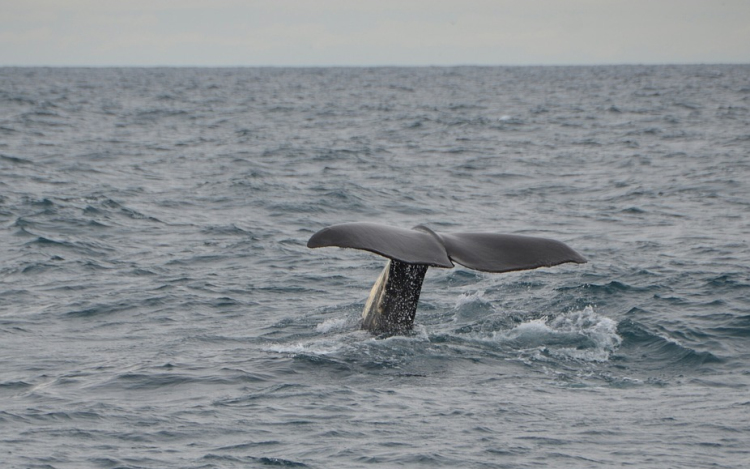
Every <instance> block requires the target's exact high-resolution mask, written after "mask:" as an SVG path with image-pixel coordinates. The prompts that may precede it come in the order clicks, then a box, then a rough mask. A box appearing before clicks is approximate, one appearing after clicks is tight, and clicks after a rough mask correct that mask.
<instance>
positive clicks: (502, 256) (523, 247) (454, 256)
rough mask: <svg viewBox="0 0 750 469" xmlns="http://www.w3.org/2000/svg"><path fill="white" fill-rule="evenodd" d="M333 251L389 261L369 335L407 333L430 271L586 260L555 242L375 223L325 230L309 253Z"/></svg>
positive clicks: (367, 322)
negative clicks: (369, 254) (458, 266)
mask: <svg viewBox="0 0 750 469" xmlns="http://www.w3.org/2000/svg"><path fill="white" fill-rule="evenodd" d="M326 246H337V247H342V248H351V249H362V250H365V251H370V252H373V253H375V254H379V255H381V256H384V257H387V258H388V259H389V261H388V263H387V264H386V266H385V268H384V269H383V272H382V273H381V274H380V276H379V277H378V280H377V281H376V282H375V284H374V285H373V287H372V290H371V292H370V296H369V298H368V299H367V303H366V304H365V308H364V311H363V312H362V328H364V329H367V330H369V331H372V332H386V333H400V332H405V331H408V330H409V329H411V328H412V326H413V324H414V317H415V315H416V311H417V303H418V302H419V294H420V292H421V290H422V282H423V280H424V276H425V273H426V272H427V268H428V267H442V268H451V267H454V262H456V263H458V264H461V265H463V266H465V267H468V268H471V269H474V270H480V271H483V272H495V273H502V272H512V271H516V270H528V269H536V268H539V267H551V266H554V265H558V264H564V263H566V262H574V263H578V264H583V263H585V262H586V259H585V258H584V257H583V256H581V255H580V254H578V253H577V252H576V251H574V250H573V249H571V248H570V247H568V246H567V245H566V244H565V243H562V242H560V241H556V240H553V239H546V238H536V237H531V236H519V235H505V234H494V233H451V234H443V235H441V234H438V233H435V232H434V231H432V230H430V229H429V228H427V227H425V226H422V225H418V226H416V227H414V228H413V229H411V230H408V229H404V228H395V227H390V226H385V225H379V224H375V223H344V224H340V225H333V226H329V227H327V228H323V229H322V230H320V231H318V232H317V233H315V234H314V235H312V237H310V240H309V241H308V242H307V247H309V248H319V247H326Z"/></svg>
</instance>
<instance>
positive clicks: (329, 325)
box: [315, 317, 349, 334]
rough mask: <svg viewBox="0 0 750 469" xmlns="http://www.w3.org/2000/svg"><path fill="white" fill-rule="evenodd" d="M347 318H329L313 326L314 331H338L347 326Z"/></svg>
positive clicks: (323, 332)
mask: <svg viewBox="0 0 750 469" xmlns="http://www.w3.org/2000/svg"><path fill="white" fill-rule="evenodd" d="M348 325H349V320H348V319H347V318H345V317H344V318H330V319H326V320H325V321H323V322H321V323H320V324H318V325H317V326H315V331H316V332H320V333H321V334H328V333H330V332H340V331H344V330H346V329H347V328H348Z"/></svg>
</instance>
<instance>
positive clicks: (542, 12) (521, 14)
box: [0, 0, 750, 66]
mask: <svg viewBox="0 0 750 469" xmlns="http://www.w3.org/2000/svg"><path fill="white" fill-rule="evenodd" d="M621 63H645V64H650V63H750V0H460V1H459V0H369V1H367V0H263V1H260V0H119V1H114V0H0V66H1V65H93V66H106V65H123V66H135V65H143V66H152V65H168V66H180V65H199V66H261V65H290V66H326V65H354V66H361V65H472V64H473V65H526V64H621Z"/></svg>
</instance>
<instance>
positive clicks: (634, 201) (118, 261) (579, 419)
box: [0, 65, 750, 469]
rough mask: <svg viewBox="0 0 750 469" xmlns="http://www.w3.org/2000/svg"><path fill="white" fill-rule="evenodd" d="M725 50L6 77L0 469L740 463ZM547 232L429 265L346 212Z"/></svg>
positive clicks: (741, 286) (743, 72)
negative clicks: (389, 325)
mask: <svg viewBox="0 0 750 469" xmlns="http://www.w3.org/2000/svg"><path fill="white" fill-rule="evenodd" d="M749 181H750V66H748V65H724V66H722V65H681V66H677V65H674V66H668V65H664V66H597V67H456V68H441V67H437V68H309V69H304V68H298V69H295V68H237V69H229V68H219V69H202V68H111V69H106V68H105V69H85V68H0V465H1V466H2V467H3V468H13V469H21V468H24V469H25V468H55V469H58V468H123V469H124V468H128V469H136V468H181V469H191V468H194V469H199V468H200V469H209V468H249V467H267V466H282V467H308V468H366V467H396V466H398V467H425V468H428V467H429V468H436V467H438V468H439V467H446V468H448V467H450V468H454V467H466V468H534V467H555V468H567V467H570V468H600V467H624V466H630V467H637V468H659V469H663V468H706V467H715V468H743V467H748V466H750V271H749V266H750V244H749V243H750V182H749ZM362 221H367V222H374V223H381V224H386V225H391V226H396V227H401V228H411V227H413V226H414V225H417V224H424V225H426V226H428V227H430V228H431V229H433V230H435V231H437V232H440V233H451V232H461V231H464V232H465V231H477V232H495V233H507V234H521V235H530V236H541V237H547V238H553V239H558V240H560V241H563V242H565V243H566V244H568V245H569V246H571V247H572V248H573V249H575V250H576V251H578V252H580V253H581V254H582V255H584V256H585V257H586V258H587V259H588V263H587V264H583V265H575V264H564V265H560V266H556V267H552V268H543V269H538V270H531V271H523V272H512V273H505V274H492V273H485V272H477V271H474V270H470V269H467V268H464V267H461V266H457V267H456V268H454V269H441V268H430V269H429V270H428V272H427V276H426V278H425V281H424V286H423V289H422V295H421V298H420V304H419V309H418V311H417V317H416V323H415V327H414V330H413V331H412V332H410V333H408V334H405V335H391V336H388V335H377V334H372V333H369V332H366V331H362V330H360V327H359V321H360V314H361V311H362V308H363V306H364V303H365V300H366V298H367V296H368V293H369V290H370V288H371V286H372V284H373V283H374V282H375V280H376V278H377V276H378V275H379V273H380V271H381V269H382V268H383V266H384V265H385V262H386V259H384V258H382V257H379V256H377V255H374V254H371V253H368V252H364V251H356V250H348V249H338V248H323V249H314V250H313V249H308V248H307V247H306V243H307V240H308V239H309V237H310V236H311V235H312V234H313V233H315V232H316V231H318V230H319V229H321V228H323V227H326V226H329V225H333V224H338V223H345V222H362Z"/></svg>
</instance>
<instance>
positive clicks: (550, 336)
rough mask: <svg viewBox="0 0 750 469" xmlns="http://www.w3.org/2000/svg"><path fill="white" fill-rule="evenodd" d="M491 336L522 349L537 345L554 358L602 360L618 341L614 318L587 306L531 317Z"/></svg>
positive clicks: (605, 358) (536, 346)
mask: <svg viewBox="0 0 750 469" xmlns="http://www.w3.org/2000/svg"><path fill="white" fill-rule="evenodd" d="M493 339H494V340H498V341H501V342H510V343H513V344H514V346H517V347H520V348H523V349H527V350H528V349H533V348H536V349H539V350H540V351H543V353H544V354H547V355H549V356H552V357H555V358H561V359H573V360H582V361H596V362H603V361H607V360H608V359H609V356H610V354H611V353H612V352H614V351H615V350H616V349H617V347H619V346H620V344H621V343H622V337H620V336H619V335H618V334H617V322H615V321H613V320H612V319H610V318H607V317H604V316H601V315H599V314H596V312H594V309H593V308H592V307H591V306H587V307H585V308H584V309H583V310H581V311H573V312H569V313H565V314H562V315H560V316H557V317H555V318H553V319H548V318H546V317H545V318H541V319H534V320H531V321H528V322H525V323H523V324H520V325H518V326H516V327H514V328H513V329H511V330H509V331H503V332H496V333H495V334H494V336H493Z"/></svg>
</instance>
